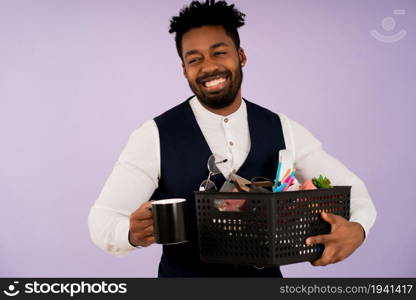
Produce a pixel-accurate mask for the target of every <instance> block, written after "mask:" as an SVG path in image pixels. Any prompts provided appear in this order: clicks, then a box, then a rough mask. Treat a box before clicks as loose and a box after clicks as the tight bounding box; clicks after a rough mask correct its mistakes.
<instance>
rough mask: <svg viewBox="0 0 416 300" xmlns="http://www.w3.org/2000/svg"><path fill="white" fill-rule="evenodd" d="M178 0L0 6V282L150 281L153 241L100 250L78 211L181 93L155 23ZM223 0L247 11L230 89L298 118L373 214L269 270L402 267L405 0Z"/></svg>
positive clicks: (357, 272) (414, 39) (408, 215)
mask: <svg viewBox="0 0 416 300" xmlns="http://www.w3.org/2000/svg"><path fill="white" fill-rule="evenodd" d="M187 3H188V2H186V1H183V0H175V1H167V0H166V1H146V2H145V1H137V0H135V1H133V0H131V1H116V0H113V1H81V0H76V1H75V0H72V1H69V0H68V1H59V0H50V1H11V0H10V1H7V0H6V1H5V0H2V1H1V2H0V129H1V147H0V155H1V164H0V200H1V210H0V211H1V212H0V241H1V242H0V276H2V277H6V276H7V277H9V276H10V277H20V276H21V277H31V276H33V277H41V276H42V277H64V276H66V277H97V276H101V277H154V276H156V274H157V264H158V261H159V255H160V252H161V248H160V246H158V245H153V246H151V247H148V248H146V249H143V250H138V251H135V252H133V253H131V254H130V255H129V256H126V257H123V258H117V257H113V256H111V255H110V254H107V253H105V252H104V251H102V250H100V249H99V248H97V247H96V246H95V245H94V244H93V243H92V242H91V240H90V237H89V232H88V227H87V216H88V212H89V209H90V207H91V205H92V204H93V202H94V201H95V199H96V198H97V196H98V194H99V192H100V190H101V188H102V186H103V184H104V182H105V180H106V178H107V176H108V175H109V173H110V172H111V169H112V167H113V164H114V163H115V161H116V159H117V157H118V155H119V153H120V151H121V150H122V148H123V147H124V145H125V143H126V142H127V139H128V136H129V135H130V133H131V132H132V131H133V130H134V129H135V128H137V127H138V126H140V125H141V124H142V123H143V122H144V121H145V120H148V119H151V118H153V117H155V116H156V115H158V114H160V113H162V112H164V111H165V110H167V109H169V108H170V107H172V106H174V105H176V104H178V103H179V102H181V101H182V100H183V99H185V98H186V97H188V96H189V95H190V94H191V92H190V90H189V87H188V85H187V82H186V81H185V79H184V78H183V76H182V71H181V67H180V61H179V58H178V57H177V54H176V49H175V46H174V42H173V36H172V35H169V34H168V32H167V31H168V24H169V23H168V21H169V19H170V17H171V16H173V15H175V14H177V13H178V11H179V9H180V8H181V7H182V6H184V5H185V4H187ZM234 3H236V5H237V7H238V8H239V9H241V10H242V11H243V12H245V13H246V14H247V25H246V26H244V27H243V28H242V29H241V31H240V32H241V40H242V47H244V49H245V50H246V53H247V56H248V63H247V66H246V68H245V69H244V76H245V77H244V82H243V95H244V96H245V97H246V98H248V99H250V100H252V101H254V102H256V103H258V104H260V105H263V106H265V107H267V108H269V109H271V110H273V111H277V112H283V113H285V114H287V115H288V116H289V117H290V118H291V119H294V120H297V121H299V122H301V123H302V124H303V125H304V126H305V127H307V128H308V129H309V130H310V131H311V132H312V133H313V134H314V135H315V136H316V137H317V138H318V139H320V140H321V141H322V142H323V144H324V147H325V148H326V150H327V151H328V152H330V153H331V154H332V155H334V156H335V157H337V158H338V159H340V160H341V161H343V162H344V163H345V164H346V165H347V166H348V167H349V168H350V169H351V170H353V171H354V172H355V173H356V174H357V175H358V176H360V177H361V178H362V179H363V180H364V181H365V182H366V184H367V187H368V189H369V191H370V194H371V196H372V198H373V201H374V203H375V206H376V207H377V210H378V218H377V221H376V224H375V226H374V227H373V229H372V231H371V232H370V234H369V236H368V239H367V241H366V243H365V244H364V245H363V246H362V247H361V248H359V249H358V250H357V251H356V252H355V253H354V254H353V255H352V256H350V257H349V258H347V259H346V260H345V261H343V262H340V263H338V264H335V265H330V266H327V267H313V266H311V265H310V264H309V263H300V264H294V265H290V266H284V267H282V271H283V274H284V276H286V277H415V276H416V259H415V255H414V249H415V248H416V242H415V239H414V237H415V232H416V225H415V224H416V222H415V221H414V220H415V212H416V199H415V196H414V194H413V192H414V189H413V186H414V183H413V180H412V178H411V175H412V174H415V171H416V169H415V165H416V163H415V162H416V161H415V154H414V152H415V147H416V144H415V129H416V126H415V125H416V122H415V118H414V111H415V109H416V105H415V101H416V55H415V53H416V49H415V46H416V33H415V29H416V3H415V1H412V0H408V1H379V0H371V1H370V0H368V1H361V0H354V1H329V0H327V1H321V0H319V1H318V0H315V1H308V0H302V1H301V0H299V1H289V0H285V1H282V0H279V1H271V0H270V1H258V0H257V1H249V0H244V1H237V0H236V1H235V2H234ZM394 9H405V10H406V14H405V15H394V14H393V10H394ZM385 17H393V18H394V20H395V21H396V28H394V29H393V30H391V31H390V32H388V31H385V30H384V29H383V28H382V25H381V21H382V20H383V19H384V18H385ZM372 29H377V30H378V31H379V32H380V33H383V34H386V35H392V34H394V33H396V32H398V31H400V30H401V29H404V30H406V31H407V36H406V37H405V38H404V39H402V40H400V41H398V42H396V43H383V42H380V41H378V40H376V39H375V38H373V37H372V36H371V35H370V30H372Z"/></svg>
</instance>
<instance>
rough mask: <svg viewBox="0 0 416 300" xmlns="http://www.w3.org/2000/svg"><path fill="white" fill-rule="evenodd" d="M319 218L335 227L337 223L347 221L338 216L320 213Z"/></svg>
mask: <svg viewBox="0 0 416 300" xmlns="http://www.w3.org/2000/svg"><path fill="white" fill-rule="evenodd" d="M321 217H322V219H323V220H324V221H326V222H328V223H330V224H331V225H335V224H337V223H340V222H343V221H347V220H346V219H344V218H343V217H341V216H338V215H334V214H331V213H327V212H322V213H321Z"/></svg>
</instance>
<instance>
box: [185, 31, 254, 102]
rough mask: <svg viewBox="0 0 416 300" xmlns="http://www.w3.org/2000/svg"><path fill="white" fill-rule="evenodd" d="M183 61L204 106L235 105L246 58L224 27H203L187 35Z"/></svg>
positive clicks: (189, 78) (192, 86) (194, 89)
mask: <svg viewBox="0 0 416 300" xmlns="http://www.w3.org/2000/svg"><path fill="white" fill-rule="evenodd" d="M182 57H183V70H184V75H185V77H186V79H187V80H188V83H189V86H190V88H191V90H192V91H193V92H194V93H195V95H196V96H197V97H198V99H199V100H200V101H201V102H202V103H203V104H205V105H206V106H208V107H211V108H213V109H221V108H224V107H227V106H229V105H230V104H231V103H233V102H234V100H235V98H236V95H237V93H238V92H239V90H240V87H241V82H242V80H243V73H242V68H241V67H242V66H243V65H244V64H245V62H246V57H245V54H244V51H243V49H241V48H240V49H236V46H235V44H234V41H233V40H232V39H231V38H230V37H229V36H228V35H227V34H226V33H225V30H224V28H223V27H222V26H202V27H199V28H194V29H191V30H190V31H188V32H186V33H185V34H184V35H183V37H182Z"/></svg>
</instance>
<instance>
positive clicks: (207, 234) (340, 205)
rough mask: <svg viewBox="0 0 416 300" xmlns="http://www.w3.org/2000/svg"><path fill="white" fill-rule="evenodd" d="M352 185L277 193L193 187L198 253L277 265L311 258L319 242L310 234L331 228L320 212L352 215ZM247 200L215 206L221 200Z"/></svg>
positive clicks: (318, 252) (206, 259) (218, 260)
mask: <svg viewBox="0 0 416 300" xmlns="http://www.w3.org/2000/svg"><path fill="white" fill-rule="evenodd" d="M350 191H351V187H350V186H336V187H334V188H329V189H317V190H306V191H293V192H280V193H219V192H195V199H196V212H197V219H198V235H199V245H200V246H199V247H200V257H201V260H202V261H203V262H206V263H224V264H241V265H255V266H278V265H286V264H291V263H297V262H304V261H313V260H315V259H317V258H319V257H320V256H321V254H322V252H323V249H324V246H323V245H311V246H308V245H306V244H305V240H306V238H307V237H309V236H313V235H318V234H326V233H329V232H330V229H331V226H330V224H329V223H327V222H325V221H323V220H322V218H321V217H320V213H321V212H323V211H324V212H328V213H333V214H337V215H340V216H342V217H344V218H346V219H347V220H349V217H350ZM225 199H229V200H230V201H232V200H233V199H234V200H235V199H239V200H245V202H244V206H243V207H242V209H241V211H219V210H218V208H216V203H218V201H221V200H225Z"/></svg>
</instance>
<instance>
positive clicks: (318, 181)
mask: <svg viewBox="0 0 416 300" xmlns="http://www.w3.org/2000/svg"><path fill="white" fill-rule="evenodd" d="M312 183H313V185H314V186H316V187H317V188H318V189H328V188H332V185H331V181H330V180H329V179H328V178H327V177H324V176H322V175H319V177H318V178H312Z"/></svg>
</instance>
